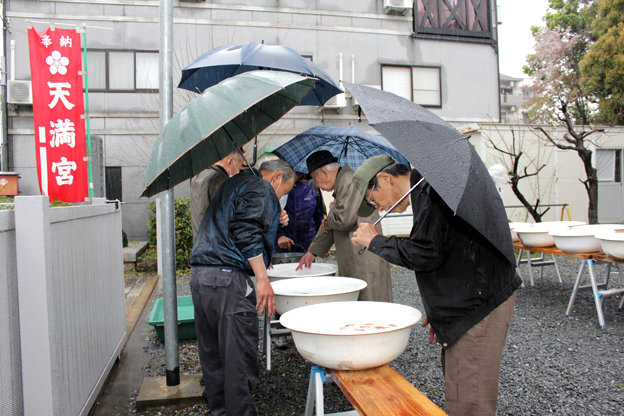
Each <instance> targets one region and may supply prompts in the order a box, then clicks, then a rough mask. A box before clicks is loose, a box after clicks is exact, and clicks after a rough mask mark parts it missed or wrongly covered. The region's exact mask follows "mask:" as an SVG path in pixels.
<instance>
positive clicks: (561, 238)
mask: <svg viewBox="0 0 624 416" xmlns="http://www.w3.org/2000/svg"><path fill="white" fill-rule="evenodd" d="M615 230H624V226H623V225H621V224H592V225H581V226H578V227H571V228H569V229H567V230H555V231H551V232H550V235H552V236H553V237H554V239H555V245H556V246H557V248H558V249H559V250H561V251H565V252H566V253H595V252H598V251H600V250H602V246H601V244H600V240H598V239H597V238H596V237H595V235H596V234H599V233H612V232H615Z"/></svg>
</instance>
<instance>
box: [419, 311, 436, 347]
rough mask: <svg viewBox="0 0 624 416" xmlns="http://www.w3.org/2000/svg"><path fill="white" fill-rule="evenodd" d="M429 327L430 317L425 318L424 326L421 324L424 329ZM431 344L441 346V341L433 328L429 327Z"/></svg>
mask: <svg viewBox="0 0 624 416" xmlns="http://www.w3.org/2000/svg"><path fill="white" fill-rule="evenodd" d="M427 325H429V317H428V316H425V320H424V321H423V323H422V324H420V326H422V327H423V328H424V327H426V326H427ZM429 342H430V343H432V344H439V343H440V341H439V340H438V337H437V336H436V334H435V332H434V331H433V328H432V327H431V325H429Z"/></svg>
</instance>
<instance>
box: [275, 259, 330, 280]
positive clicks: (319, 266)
mask: <svg viewBox="0 0 624 416" xmlns="http://www.w3.org/2000/svg"><path fill="white" fill-rule="evenodd" d="M297 267H299V263H283V264H274V265H273V268H272V269H270V270H267V274H268V275H269V282H276V281H278V280H282V279H289V278H292V277H311V276H334V275H335V274H336V272H337V271H338V266H336V265H335V264H329V263H312V264H311V265H310V267H309V268H308V267H305V266H303V267H302V268H301V269H300V270H295V269H296V268H297Z"/></svg>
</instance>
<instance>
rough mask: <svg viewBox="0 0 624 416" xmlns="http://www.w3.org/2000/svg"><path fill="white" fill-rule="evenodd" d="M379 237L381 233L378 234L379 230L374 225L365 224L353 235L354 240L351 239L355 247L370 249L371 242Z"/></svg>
mask: <svg viewBox="0 0 624 416" xmlns="http://www.w3.org/2000/svg"><path fill="white" fill-rule="evenodd" d="M377 235H379V233H378V232H377V228H375V226H374V225H373V224H369V223H367V222H363V223H361V224H360V226H359V227H358V229H357V230H356V231H355V232H354V233H353V238H352V239H351V242H352V243H353V244H355V245H358V244H360V245H362V246H364V247H368V246H369V245H370V242H371V240H372V239H373V238H375V236H377Z"/></svg>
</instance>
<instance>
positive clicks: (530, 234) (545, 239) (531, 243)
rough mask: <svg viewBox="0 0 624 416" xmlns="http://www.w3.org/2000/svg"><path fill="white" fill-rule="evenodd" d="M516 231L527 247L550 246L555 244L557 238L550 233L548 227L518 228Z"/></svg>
mask: <svg viewBox="0 0 624 416" xmlns="http://www.w3.org/2000/svg"><path fill="white" fill-rule="evenodd" d="M515 231H516V233H518V237H519V238H520V240H521V241H522V245H523V246H525V247H550V246H554V245H555V238H554V237H553V236H552V235H549V234H548V233H549V232H550V231H551V229H550V228H547V227H526V228H516V229H515Z"/></svg>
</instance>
